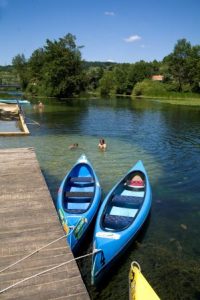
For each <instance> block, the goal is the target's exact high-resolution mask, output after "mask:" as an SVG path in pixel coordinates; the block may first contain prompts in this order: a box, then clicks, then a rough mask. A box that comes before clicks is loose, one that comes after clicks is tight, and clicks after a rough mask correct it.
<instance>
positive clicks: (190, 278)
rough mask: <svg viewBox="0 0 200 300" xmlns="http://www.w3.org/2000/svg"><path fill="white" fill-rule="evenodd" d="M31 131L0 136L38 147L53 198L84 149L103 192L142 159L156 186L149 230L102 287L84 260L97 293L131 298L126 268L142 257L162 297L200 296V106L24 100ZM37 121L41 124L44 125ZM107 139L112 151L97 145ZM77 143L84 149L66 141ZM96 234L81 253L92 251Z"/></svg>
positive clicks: (1, 141)
mask: <svg viewBox="0 0 200 300" xmlns="http://www.w3.org/2000/svg"><path fill="white" fill-rule="evenodd" d="M24 111H25V114H26V117H27V120H26V121H27V123H29V124H28V128H29V130H30V132H31V135H30V136H29V137H7V138H5V137H4V138H0V147H1V148H12V147H34V148H35V151H36V154H37V158H38V160H39V163H40V166H41V169H42V171H43V174H44V176H45V179H46V181H47V184H48V187H49V189H50V192H51V194H52V197H53V199H54V201H56V193H57V189H58V187H59V184H60V182H61V180H62V178H63V176H64V175H65V173H66V172H67V171H68V170H69V169H70V168H71V166H72V165H73V164H74V163H75V161H76V160H77V159H78V158H79V156H80V155H81V154H82V153H85V154H86V155H87V157H88V159H89V160H90V161H91V162H92V164H93V166H94V168H95V170H96V173H97V175H98V177H99V179H100V183H101V186H102V188H103V194H104V196H105V194H106V193H107V192H108V191H109V189H110V188H111V187H112V186H113V184H115V183H116V181H118V180H119V179H120V178H121V177H122V176H123V175H124V174H125V173H126V172H127V171H128V169H130V167H132V165H133V164H135V163H136V162H137V160H139V159H141V160H142V161H143V163H144V165H145V168H146V170H147V172H148V175H149V179H150V182H151V186H152V191H153V204H152V210H151V215H150V218H149V220H148V223H147V224H146V227H145V230H144V232H142V234H140V235H139V236H138V237H137V240H136V241H135V242H133V243H132V245H131V246H130V248H129V249H128V250H127V251H126V253H125V254H124V256H122V258H121V259H120V260H119V261H118V263H117V264H116V265H115V267H114V269H113V272H112V273H111V274H110V276H109V279H108V278H105V282H104V285H103V286H102V288H101V289H99V290H97V289H95V288H94V287H91V286H90V270H91V258H87V259H85V260H83V261H81V262H80V263H79V266H80V269H81V273H82V276H83V279H84V281H85V283H86V286H87V288H88V291H89V293H90V296H91V299H97V298H98V299H116V298H120V299H128V271H129V267H130V263H131V261H133V260H137V261H138V262H139V263H140V265H141V268H142V270H143V274H144V275H145V276H146V278H147V279H148V280H149V282H150V283H151V285H152V286H153V287H154V289H155V290H156V291H157V293H158V295H159V296H160V297H161V299H166V300H169V299H170V300H171V299H172V300H173V299H174V300H177V299H181V300H182V299H200V250H199V249H200V238H199V228H200V226H199V220H200V204H199V201H200V197H199V191H200V188H199V183H200V126H199V124H200V109H199V108H197V107H184V106H171V105H166V104H159V103H158V102H152V101H147V100H146V101H145V100H130V99H114V100H107V99H105V100H102V99H101V100H98V99H92V100H69V101H67V102H63V103H60V102H58V101H57V102H56V101H53V100H51V101H50V100H49V101H46V103H45V107H44V109H42V110H39V109H38V108H37V107H36V106H35V105H34V103H33V104H32V105H24ZM38 124H39V125H38ZM102 137H103V138H105V140H106V143H107V151H106V152H105V153H102V152H100V151H99V150H98V149H97V145H98V141H99V139H100V138H102ZM72 143H78V144H79V148H78V149H76V150H69V149H68V146H69V145H70V144H72ZM91 240H92V232H91V233H90V236H89V237H88V241H87V247H86V248H84V249H83V253H85V252H88V253H89V252H90V251H91Z"/></svg>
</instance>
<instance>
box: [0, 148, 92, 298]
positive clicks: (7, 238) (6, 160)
mask: <svg viewBox="0 0 200 300" xmlns="http://www.w3.org/2000/svg"><path fill="white" fill-rule="evenodd" d="M0 187H1V192H0V290H3V289H4V288H6V287H8V286H10V285H12V284H14V283H16V282H18V281H20V280H22V279H24V278H26V277H29V276H32V275H34V274H36V273H39V272H42V271H44V270H46V269H49V268H51V267H54V266H56V265H59V264H61V263H63V262H67V261H69V260H71V259H73V254H72V252H71V250H70V248H69V246H67V244H66V240H65V238H64V239H61V240H59V241H58V242H56V243H54V244H52V245H50V246H49V247H47V248H45V249H43V250H41V251H39V252H38V253H36V254H34V255H33V256H31V257H29V258H28V259H26V260H24V261H22V262H20V263H19V264H17V265H15V266H13V267H11V268H10V269H7V270H5V271H3V272H1V270H2V269H4V268H5V267H6V266H8V265H10V264H12V263H14V262H16V261H17V260H19V259H21V258H22V257H24V256H26V255H28V254H29V253H31V252H33V251H35V250H37V249H38V248H40V247H42V246H44V245H46V244H48V243H50V242H51V241H53V240H55V239H57V238H59V237H61V236H63V235H64V232H63V230H62V227H61V225H60V222H59V220H58V217H57V213H56V210H55V207H54V204H53V201H52V199H51V196H50V193H49V190H48V188H47V185H46V183H45V180H44V177H43V175H42V173H41V170H40V167H39V164H38V161H37V158H36V155H35V152H34V150H33V149H32V148H18V149H6V150H3V149H0ZM0 299H2V300H5V299H6V300H7V299H15V300H25V299H26V300H32V299H34V300H39V299H41V300H45V299H48V300H50V299H57V300H63V299H68V300H71V299H73V300H75V299H76V300H78V299H81V300H88V299H90V298H89V295H88V292H87V290H86V287H85V285H84V283H83V281H82V278H81V275H80V271H79V269H78V266H77V264H76V262H75V261H72V262H70V263H69V264H66V265H65V266H63V267H61V268H58V269H55V270H52V271H50V272H48V273H46V274H43V275H41V276H38V277H36V278H34V279H30V280H28V281H26V282H24V283H22V284H20V285H18V286H16V287H13V288H11V289H9V290H7V291H5V292H4V293H1V294H0Z"/></svg>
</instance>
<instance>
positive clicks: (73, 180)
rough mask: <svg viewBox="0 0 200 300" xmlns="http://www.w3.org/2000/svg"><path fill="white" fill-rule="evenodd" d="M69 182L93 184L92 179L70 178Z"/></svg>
mask: <svg viewBox="0 0 200 300" xmlns="http://www.w3.org/2000/svg"><path fill="white" fill-rule="evenodd" d="M70 182H94V179H93V177H71V178H70Z"/></svg>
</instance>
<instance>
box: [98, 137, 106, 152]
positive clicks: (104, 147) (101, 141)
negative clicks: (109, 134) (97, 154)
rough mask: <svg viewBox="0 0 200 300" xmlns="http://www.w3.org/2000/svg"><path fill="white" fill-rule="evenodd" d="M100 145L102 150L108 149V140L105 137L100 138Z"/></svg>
mask: <svg viewBox="0 0 200 300" xmlns="http://www.w3.org/2000/svg"><path fill="white" fill-rule="evenodd" d="M98 147H99V149H100V150H106V147H107V146H106V142H105V140H104V139H100V140H99V144H98Z"/></svg>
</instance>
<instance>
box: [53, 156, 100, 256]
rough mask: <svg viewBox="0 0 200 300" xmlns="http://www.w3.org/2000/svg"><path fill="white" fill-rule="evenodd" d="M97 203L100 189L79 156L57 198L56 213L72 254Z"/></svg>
mask: <svg viewBox="0 0 200 300" xmlns="http://www.w3.org/2000/svg"><path fill="white" fill-rule="evenodd" d="M100 201H101V187H100V184H99V180H98V178H97V176H96V174H95V171H94V169H93V167H92V165H91V163H90V162H89V161H88V159H87V157H86V156H85V155H82V156H81V157H80V158H79V159H78V161H77V162H76V164H75V165H74V166H73V167H72V169H71V170H70V171H69V173H68V174H67V175H66V176H65V178H64V179H63V181H62V183H61V185H60V188H59V191H58V197H57V211H58V215H59V218H60V221H61V223H62V226H63V229H64V230H65V232H66V233H67V234H68V237H67V241H68V243H69V245H70V247H71V249H72V251H73V253H74V254H76V252H77V251H78V250H79V247H80V244H81V241H82V240H83V238H84V236H85V234H86V231H87V229H88V228H89V226H90V224H91V223H92V220H93V219H94V217H95V215H96V213H97V210H98V208H99V205H100Z"/></svg>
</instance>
